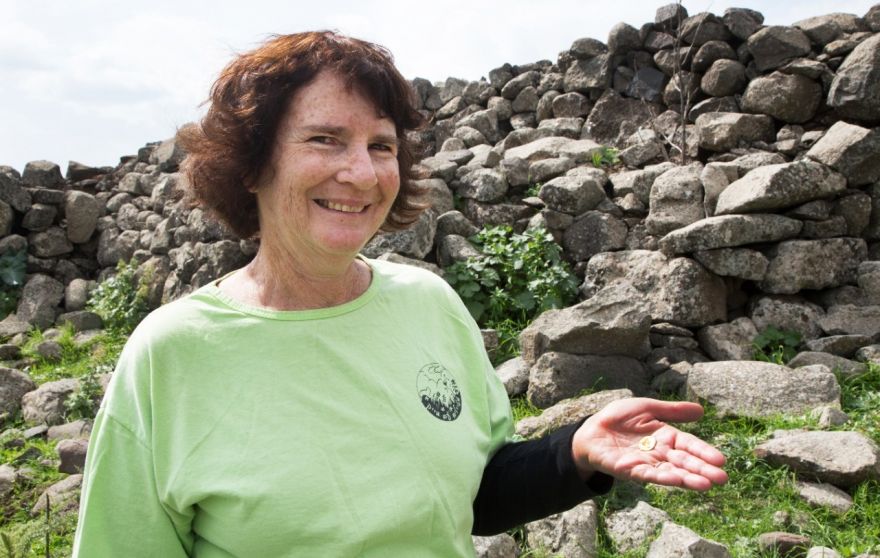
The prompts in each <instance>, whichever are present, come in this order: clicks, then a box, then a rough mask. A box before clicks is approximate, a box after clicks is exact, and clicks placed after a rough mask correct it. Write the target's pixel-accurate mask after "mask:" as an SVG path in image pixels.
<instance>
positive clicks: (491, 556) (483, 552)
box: [473, 533, 519, 558]
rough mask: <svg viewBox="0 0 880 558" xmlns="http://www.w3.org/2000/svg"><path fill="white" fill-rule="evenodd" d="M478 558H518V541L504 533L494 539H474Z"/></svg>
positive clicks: (493, 537)
mask: <svg viewBox="0 0 880 558" xmlns="http://www.w3.org/2000/svg"><path fill="white" fill-rule="evenodd" d="M473 541H474V550H475V551H476V558H516V557H517V556H519V545H517V544H516V539H514V538H513V537H511V536H510V535H508V534H507V533H502V534H500V535H495V536H492V537H473Z"/></svg>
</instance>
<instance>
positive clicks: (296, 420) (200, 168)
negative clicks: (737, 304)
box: [74, 32, 726, 557]
mask: <svg viewBox="0 0 880 558" xmlns="http://www.w3.org/2000/svg"><path fill="white" fill-rule="evenodd" d="M410 95H411V92H410V89H409V86H408V84H407V83H406V81H405V80H404V79H403V78H402V77H401V76H400V74H399V73H398V72H397V70H396V69H395V68H394V66H393V63H392V61H391V57H390V55H389V54H388V53H387V52H386V51H385V50H383V49H381V48H380V47H377V46H376V45H372V44H370V43H366V42H363V41H359V40H356V39H351V38H347V37H344V36H340V35H337V34H334V33H327V32H323V33H302V34H296V35H289V36H280V37H276V38H274V39H272V40H270V41H268V42H267V43H266V44H264V45H262V46H261V47H259V48H257V49H256V50H254V51H252V52H249V53H246V54H244V55H242V56H239V57H238V58H237V59H236V60H234V61H233V62H232V63H231V64H230V65H229V66H228V67H227V68H226V69H225V70H224V71H223V73H222V75H221V76H220V78H219V80H218V81H217V83H216V84H215V85H214V88H213V90H212V95H211V106H210V109H209V111H208V113H207V115H206V117H205V118H204V120H203V121H202V122H201V124H200V125H199V126H198V127H192V128H188V129H184V130H182V132H181V134H180V139H181V141H182V143H183V145H184V147H185V148H186V150H187V151H188V153H189V157H188V159H187V162H186V164H185V173H186V175H187V176H188V178H189V181H190V183H191V186H192V190H193V192H194V194H195V196H196V198H198V199H199V200H200V201H201V202H202V204H203V205H205V206H206V207H208V208H210V209H211V210H212V211H213V212H214V213H215V214H216V215H217V216H218V217H219V218H220V219H221V220H223V221H224V222H225V223H226V224H227V225H228V226H229V227H230V228H231V229H232V230H233V231H235V232H236V233H237V234H239V235H240V236H242V237H244V238H247V237H254V236H258V237H259V240H260V244H259V251H258V253H257V255H256V257H255V258H254V260H253V261H252V262H251V263H250V264H248V265H247V266H246V267H244V268H243V269H240V270H238V271H235V272H232V273H230V274H227V275H226V276H224V277H222V278H220V279H218V280H216V281H214V282H212V283H210V284H208V285H206V286H204V287H202V288H201V289H199V290H197V291H196V292H194V293H193V294H191V295H189V296H187V297H184V298H182V299H180V300H177V301H175V302H173V303H170V304H168V305H166V306H164V307H162V308H160V309H158V310H156V311H155V312H154V313H153V314H151V315H150V316H149V317H148V318H147V319H146V320H144V322H143V323H142V324H141V325H140V326H139V327H138V328H137V330H136V331H135V332H134V334H133V335H132V337H131V338H130V339H129V342H128V344H127V345H126V347H125V349H124V350H123V353H122V355H121V357H120V360H119V364H118V366H117V371H116V373H115V374H114V378H113V381H112V383H111V387H110V388H109V392H108V394H107V396H106V398H105V400H104V402H103V405H102V408H101V411H100V413H99V415H98V417H97V419H96V422H95V426H94V429H93V434H92V441H91V444H90V450H89V454H88V461H87V464H86V471H85V480H84V484H83V490H82V501H81V509H80V523H79V526H78V529H77V535H76V542H75V546H74V555H75V556H88V557H102V556H127V557H133V556H161V557H176V556H199V557H220V556H223V557H228V556H261V557H262V556H406V557H413V556H438V557H451V556H471V555H473V546H472V543H471V538H470V536H471V533H472V532H473V533H479V534H488V533H493V532H500V531H502V530H504V529H507V528H510V527H512V526H515V525H517V524H519V523H522V522H524V521H528V520H531V519H535V518H537V517H541V516H543V515H547V514H549V513H554V512H557V511H561V510H562V509H566V508H568V507H571V506H572V505H575V504H576V503H578V502H580V501H582V500H584V499H586V498H588V497H590V496H592V495H595V494H597V493H601V492H604V491H606V490H608V489H609V487H610V484H611V476H610V475H613V476H617V477H620V478H629V479H634V480H637V481H642V482H656V483H661V484H668V485H674V486H684V487H688V488H694V489H698V490H705V489H708V488H709V487H710V486H711V485H712V484H713V483H722V482H725V481H726V476H725V474H724V472H723V471H722V470H721V469H720V468H719V467H720V466H721V465H722V464H723V461H724V458H723V456H722V455H721V454H720V453H719V452H718V451H717V450H715V449H714V448H712V447H711V446H709V445H708V444H705V443H704V442H702V441H700V440H698V439H697V438H695V437H693V436H690V435H687V434H683V433H681V432H679V431H678V430H676V429H675V428H673V427H671V426H668V425H666V424H665V423H664V422H662V421H665V420H671V421H682V420H696V419H697V418H698V417H699V416H700V414H701V409H700V407H699V406H698V405H694V404H689V403H663V402H660V401H652V400H647V399H631V400H627V401H623V402H620V403H617V404H614V405H609V406H608V407H606V408H605V409H604V410H603V411H601V412H599V413H597V414H596V415H594V416H592V417H591V418H589V419H588V420H587V421H586V422H584V423H583V424H582V425H575V426H572V427H568V428H563V429H561V430H560V431H557V432H556V433H554V434H553V435H551V436H549V437H547V438H545V439H542V440H538V441H533V442H524V443H523V442H520V443H512V442H510V438H511V436H512V432H513V424H512V419H511V415H510V407H509V403H508V400H507V397H506V394H505V391H504V389H503V387H502V386H501V384H500V382H499V381H498V379H497V377H496V376H495V374H494V371H493V369H492V367H491V365H490V364H489V362H488V360H487V358H486V355H485V351H484V350H483V346H482V339H481V337H480V334H479V330H478V329H477V328H476V325H475V324H474V322H473V320H472V319H471V318H470V317H469V315H468V313H467V311H466V309H465V308H464V306H463V304H462V303H461V301H460V300H459V299H458V297H457V296H456V295H455V294H454V292H452V291H451V289H450V288H449V287H448V286H447V285H446V284H445V283H444V282H443V281H442V280H440V279H438V278H437V277H436V276H434V275H432V274H430V273H425V272H422V271H420V270H418V269H415V268H410V267H407V266H399V265H395V264H391V263H388V262H380V261H374V260H366V259H364V258H362V257H360V256H359V255H358V252H359V251H360V249H361V248H362V247H363V246H364V244H366V242H367V241H368V240H369V239H370V238H371V237H372V236H373V235H374V234H375V233H376V232H377V230H379V229H380V228H385V229H394V228H399V227H402V226H405V225H406V224H409V223H411V222H413V221H414V220H415V219H416V218H417V216H418V213H419V211H420V209H421V206H420V205H419V203H418V199H417V195H418V192H417V191H416V190H415V188H414V187H413V185H412V183H411V182H410V175H409V172H410V166H411V164H412V161H413V158H412V155H411V147H410V145H409V142H408V140H407V138H406V134H405V133H406V132H407V131H408V130H412V129H414V128H415V127H416V126H418V125H419V123H420V117H419V114H418V113H417V112H416V111H415V110H414V109H413V108H412V104H411V102H410ZM640 441H641V448H640V447H639V442H640Z"/></svg>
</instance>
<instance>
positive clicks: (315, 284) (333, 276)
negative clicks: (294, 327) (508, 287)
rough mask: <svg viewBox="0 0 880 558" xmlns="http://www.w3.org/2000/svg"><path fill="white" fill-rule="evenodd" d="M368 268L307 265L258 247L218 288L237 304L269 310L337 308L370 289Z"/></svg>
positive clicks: (344, 263) (356, 261)
mask: <svg viewBox="0 0 880 558" xmlns="http://www.w3.org/2000/svg"><path fill="white" fill-rule="evenodd" d="M370 281H371V272H370V268H369V266H368V265H367V264H366V263H364V262H363V261H361V260H359V259H349V260H345V261H335V262H329V261H323V262H322V265H309V263H308V262H298V261H296V260H295V259H292V258H286V257H281V256H280V255H279V254H275V253H273V250H272V249H271V247H270V246H267V245H266V244H261V245H260V249H259V251H258V252H257V255H256V256H255V257H254V259H253V261H251V263H249V264H248V265H247V266H245V267H244V268H243V269H241V270H240V271H239V272H237V273H235V274H234V275H232V276H231V277H229V278H228V279H226V280H224V281H223V282H222V283H221V284H220V285H218V287H219V288H220V289H221V290H223V291H224V292H225V293H227V294H228V295H230V296H232V297H233V298H235V299H236V300H239V301H241V302H244V303H247V304H251V305H254V306H260V307H263V308H270V309H272V310H313V309H316V308H329V307H331V306H339V305H340V304H345V303H346V302H349V301H351V300H354V299H355V298H357V297H359V296H360V295H362V294H363V293H364V292H365V291H366V290H367V288H369V286H370Z"/></svg>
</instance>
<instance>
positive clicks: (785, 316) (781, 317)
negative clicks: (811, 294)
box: [749, 295, 825, 341]
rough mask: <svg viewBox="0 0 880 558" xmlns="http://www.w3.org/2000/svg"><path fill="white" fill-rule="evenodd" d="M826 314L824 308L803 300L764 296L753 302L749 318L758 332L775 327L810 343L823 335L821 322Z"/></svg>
mask: <svg viewBox="0 0 880 558" xmlns="http://www.w3.org/2000/svg"><path fill="white" fill-rule="evenodd" d="M824 315H825V313H824V312H823V311H822V308H821V307H820V306H818V305H816V304H813V303H812V302H807V301H806V300H804V299H803V298H800V297H796V296H787V295H764V296H760V297H757V298H756V299H754V300H753V301H752V304H751V308H750V310H749V317H750V318H752V322H754V324H755V327H756V328H757V329H758V331H764V330H765V329H767V328H768V327H775V328H776V329H779V330H781V331H794V332H797V333H799V334H800V335H801V339H803V340H804V341H809V340H811V339H817V338H818V337H821V335H822V329H821V328H820V327H819V321H820V320H821V319H822V318H823V317H824Z"/></svg>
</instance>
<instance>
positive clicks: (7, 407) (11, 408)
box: [0, 367, 37, 416]
mask: <svg viewBox="0 0 880 558" xmlns="http://www.w3.org/2000/svg"><path fill="white" fill-rule="evenodd" d="M35 389H37V386H36V384H34V381H33V380H31V378H30V376H28V375H27V374H25V373H24V372H22V371H20V370H15V369H14V368H2V367H0V415H3V414H5V413H8V414H9V416H14V415H15V414H16V413H17V412H18V410H19V409H20V408H21V398H22V396H23V395H24V394H25V393H28V392H30V391H33V390H35Z"/></svg>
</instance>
